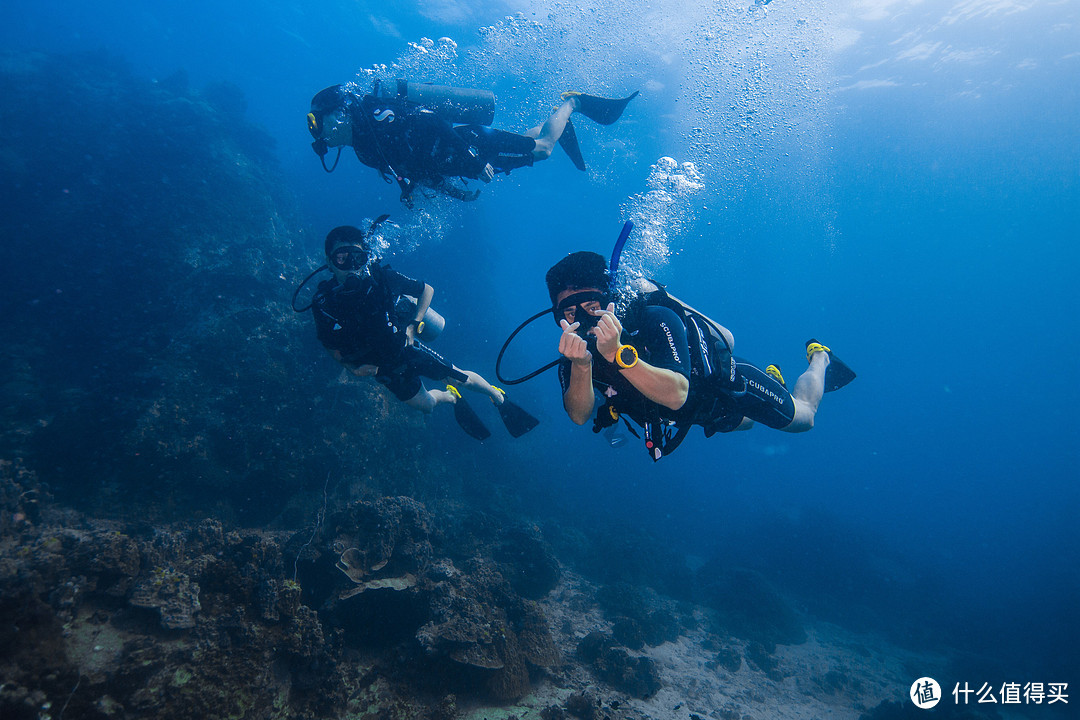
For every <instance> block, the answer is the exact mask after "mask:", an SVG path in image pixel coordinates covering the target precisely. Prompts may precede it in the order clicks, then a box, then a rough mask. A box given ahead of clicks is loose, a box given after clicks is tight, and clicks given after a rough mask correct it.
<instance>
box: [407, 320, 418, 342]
mask: <svg viewBox="0 0 1080 720" xmlns="http://www.w3.org/2000/svg"><path fill="white" fill-rule="evenodd" d="M415 342H416V325H413V324H412V323H409V325H408V326H407V327H406V328H405V345H406V346H408V345H412V344H413V343H415Z"/></svg>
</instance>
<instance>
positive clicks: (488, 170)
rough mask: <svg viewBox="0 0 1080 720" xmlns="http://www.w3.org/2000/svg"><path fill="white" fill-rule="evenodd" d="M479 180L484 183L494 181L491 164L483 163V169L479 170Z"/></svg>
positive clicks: (493, 170) (493, 169)
mask: <svg viewBox="0 0 1080 720" xmlns="http://www.w3.org/2000/svg"><path fill="white" fill-rule="evenodd" d="M480 179H481V180H483V181H484V182H486V183H489V182H491V181H492V180H494V179H495V168H493V167H491V163H484V167H482V168H480Z"/></svg>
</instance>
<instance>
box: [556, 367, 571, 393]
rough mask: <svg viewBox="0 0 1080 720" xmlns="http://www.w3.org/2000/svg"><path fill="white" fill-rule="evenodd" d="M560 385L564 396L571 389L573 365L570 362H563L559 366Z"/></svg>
mask: <svg viewBox="0 0 1080 720" xmlns="http://www.w3.org/2000/svg"><path fill="white" fill-rule="evenodd" d="M558 368H559V385H560V386H561V387H562V392H563V395H565V394H566V391H567V390H569V389H570V370H571V363H570V361H569V360H562V361H561V362H560V363H559V365H558Z"/></svg>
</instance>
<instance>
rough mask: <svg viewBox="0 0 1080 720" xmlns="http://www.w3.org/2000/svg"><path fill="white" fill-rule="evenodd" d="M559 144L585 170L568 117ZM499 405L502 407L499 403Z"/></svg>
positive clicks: (572, 126)
mask: <svg viewBox="0 0 1080 720" xmlns="http://www.w3.org/2000/svg"><path fill="white" fill-rule="evenodd" d="M559 145H561V146H562V149H563V150H565V151H566V155H567V156H568V157H569V158H570V161H571V162H573V163H574V167H576V168H577V169H578V170H582V171H584V170H586V169H587V168H586V167H585V158H583V157H582V156H581V146H580V145H578V139H577V133H576V132H575V131H574V123H572V122H571V121H570V118H567V119H566V128H565V129H564V130H563V132H562V135H560V136H559ZM499 407H502V406H501V405H500V406H499Z"/></svg>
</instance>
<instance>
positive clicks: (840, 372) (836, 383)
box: [806, 338, 855, 392]
mask: <svg viewBox="0 0 1080 720" xmlns="http://www.w3.org/2000/svg"><path fill="white" fill-rule="evenodd" d="M812 345H816V346H817V347H816V348H814V352H817V351H819V350H824V351H825V352H826V353H828V354H829V366H828V367H827V368H825V392H832V391H833V390H839V389H840V388H842V387H844V386H845V385H847V384H848V383H849V382H851V381H852V380H854V379H855V371H854V370H852V369H851V368H849V367H848V366H847V364H846V363H845V362H844V361H843V360H841V359H840V358H838V357H836V355H834V354H833V351H832V350H830V349H829V348H827V347H825V346H824V345H822V344H821V343H819V342H818V341H817V340H815V339H813V338H810V339H809V340H807V341H806V352H807V358H806V359H807V360H808V361H809V359H810V355H811V354H812V352H811V346H812Z"/></svg>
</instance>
